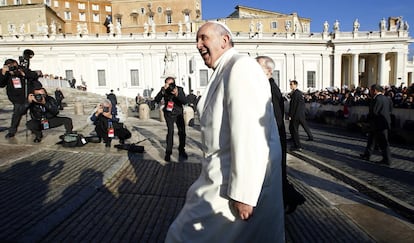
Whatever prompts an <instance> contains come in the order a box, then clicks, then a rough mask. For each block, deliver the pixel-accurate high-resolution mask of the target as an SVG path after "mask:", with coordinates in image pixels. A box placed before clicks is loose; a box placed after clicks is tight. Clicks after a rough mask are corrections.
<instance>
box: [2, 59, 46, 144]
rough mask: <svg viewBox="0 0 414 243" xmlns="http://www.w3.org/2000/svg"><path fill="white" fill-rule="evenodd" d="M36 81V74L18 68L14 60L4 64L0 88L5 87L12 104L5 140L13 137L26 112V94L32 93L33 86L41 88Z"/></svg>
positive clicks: (26, 69) (23, 68)
mask: <svg viewBox="0 0 414 243" xmlns="http://www.w3.org/2000/svg"><path fill="white" fill-rule="evenodd" d="M37 79H38V73H37V72H35V71H31V70H30V69H28V68H26V67H23V66H19V65H18V62H17V61H16V60H14V59H7V60H6V61H5V62H4V65H3V68H2V69H1V72H0V87H1V88H3V87H6V92H7V96H8V98H9V100H10V102H11V103H13V115H12V119H11V124H10V127H9V132H8V133H7V134H6V138H12V137H14V136H15V134H16V132H17V128H18V126H19V124H20V121H21V119H22V116H23V115H24V114H26V112H27V94H29V93H32V92H33V89H34V87H35V86H39V87H41V86H42V84H41V83H40V82H39V81H38V80H37Z"/></svg>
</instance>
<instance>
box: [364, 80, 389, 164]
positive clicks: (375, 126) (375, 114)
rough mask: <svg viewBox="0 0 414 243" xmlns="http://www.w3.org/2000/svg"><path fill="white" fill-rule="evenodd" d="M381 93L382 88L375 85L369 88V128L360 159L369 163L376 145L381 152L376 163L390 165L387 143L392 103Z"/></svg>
mask: <svg viewBox="0 0 414 243" xmlns="http://www.w3.org/2000/svg"><path fill="white" fill-rule="evenodd" d="M383 91H384V90H383V88H382V87H381V86H380V85H377V84H374V85H372V86H371V88H370V94H371V96H372V99H371V103H370V105H369V113H368V122H369V126H370V128H369V132H368V140H367V146H366V148H365V152H364V153H363V154H361V155H360V157H361V158H362V159H364V160H368V161H369V159H370V156H371V154H372V152H373V150H374V148H375V145H376V144H378V146H379V148H380V149H381V152H382V160H381V161H379V162H378V163H380V164H386V165H389V164H390V163H391V152H390V146H389V143H388V131H389V129H390V128H391V112H392V102H391V100H390V99H389V98H388V97H386V96H385V95H383Z"/></svg>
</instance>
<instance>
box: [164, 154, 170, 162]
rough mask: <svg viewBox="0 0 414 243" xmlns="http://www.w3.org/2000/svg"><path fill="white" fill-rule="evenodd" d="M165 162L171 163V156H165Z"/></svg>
mask: <svg viewBox="0 0 414 243" xmlns="http://www.w3.org/2000/svg"><path fill="white" fill-rule="evenodd" d="M164 160H165V161H167V162H170V161H171V154H165V157H164Z"/></svg>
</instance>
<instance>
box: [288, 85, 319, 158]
mask: <svg viewBox="0 0 414 243" xmlns="http://www.w3.org/2000/svg"><path fill="white" fill-rule="evenodd" d="M297 87H298V82H297V81H296V80H291V81H290V88H291V90H292V92H291V94H290V106H289V120H290V123H289V132H290V134H291V136H292V139H293V146H292V148H291V150H302V145H301V143H300V139H299V125H302V126H303V129H305V131H306V133H307V134H308V136H309V140H312V139H313V136H312V133H311V132H310V129H309V127H308V124H307V122H306V116H305V100H304V98H303V93H302V92H301V91H300V90H299V89H298V88H297Z"/></svg>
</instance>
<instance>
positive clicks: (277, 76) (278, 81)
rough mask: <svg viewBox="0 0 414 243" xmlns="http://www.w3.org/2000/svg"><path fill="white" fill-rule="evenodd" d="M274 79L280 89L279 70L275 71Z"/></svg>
mask: <svg viewBox="0 0 414 243" xmlns="http://www.w3.org/2000/svg"><path fill="white" fill-rule="evenodd" d="M272 78H273V79H274V80H275V83H276V84H277V86H279V87H280V71H279V70H273V73H272Z"/></svg>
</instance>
